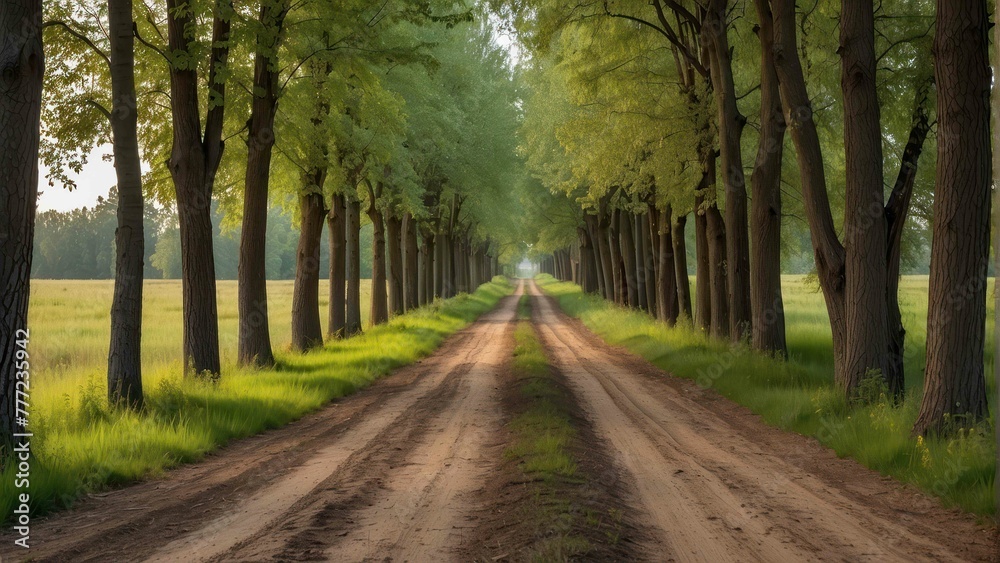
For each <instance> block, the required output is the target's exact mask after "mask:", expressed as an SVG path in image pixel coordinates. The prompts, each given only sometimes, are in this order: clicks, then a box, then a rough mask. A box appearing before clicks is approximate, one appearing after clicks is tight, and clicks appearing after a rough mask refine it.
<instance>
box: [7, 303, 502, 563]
mask: <svg viewBox="0 0 1000 563" xmlns="http://www.w3.org/2000/svg"><path fill="white" fill-rule="evenodd" d="M520 294H521V289H519V290H518V291H517V292H515V294H514V295H512V296H509V297H507V298H505V299H503V300H502V301H501V302H500V304H499V305H498V307H497V308H496V309H495V310H493V311H492V312H490V313H487V314H485V315H483V316H482V317H481V318H480V319H479V320H478V321H477V322H475V323H473V324H472V325H471V326H469V327H468V328H466V329H465V330H463V331H460V332H459V333H458V334H456V335H454V336H453V337H451V338H450V339H448V340H447V341H446V342H445V344H444V345H443V346H442V347H441V348H440V349H439V350H438V351H437V352H435V353H434V354H433V355H432V356H430V357H428V358H426V359H425V360H423V361H422V362H420V363H418V364H416V365H413V366H409V367H406V368H403V369H400V370H398V371H396V372H394V373H393V374H391V375H389V376H387V377H385V378H383V379H382V380H380V381H378V382H376V383H374V384H373V385H372V386H371V387H369V388H367V389H365V390H363V391H360V392H359V393H356V394H355V395H352V396H350V397H346V398H344V399H342V400H339V401H336V402H335V403H334V404H332V405H330V406H329V407H327V408H325V409H323V410H322V411H320V412H319V413H316V414H314V415H311V416H309V417H306V418H305V419H303V420H301V421H298V422H296V423H293V424H291V425H289V426H286V427H284V428H281V429H279V430H275V431H271V432H267V433H265V434H262V435H260V436H256V437H253V438H249V439H247V440H242V441H240V442H238V443H236V444H234V445H232V446H230V447H227V448H224V449H223V450H221V451H219V452H217V453H216V454H213V455H211V456H209V458H208V459H206V460H205V461H203V462H200V463H197V464H193V465H190V466H186V467H182V468H180V469H177V470H175V471H172V472H170V473H168V475H167V476H166V477H165V478H163V479H160V480H156V481H151V482H148V483H141V484H139V485H135V486H132V487H128V488H126V489H122V490H119V491H114V492H111V493H108V494H104V495H97V496H94V497H92V498H89V499H87V500H86V501H84V502H82V503H81V504H80V506H79V507H78V508H76V509H74V510H72V511H69V512H66V513H63V514H58V515H55V516H53V517H50V518H47V519H44V520H39V521H38V522H36V525H35V526H34V528H33V530H32V531H33V534H32V540H33V547H32V550H31V556H32V557H33V558H34V560H36V561H106V560H121V561H260V560H274V559H278V560H341V561H360V560H366V559H378V560H384V559H386V558H391V559H392V560H397V561H403V560H412V561H418V560H435V559H437V560H463V559H466V557H465V555H464V554H465V553H467V551H468V549H469V545H468V543H469V537H470V536H471V534H472V531H473V530H474V529H475V528H476V520H477V519H478V517H479V516H478V515H480V514H483V513H484V511H487V509H486V508H484V507H483V506H482V505H481V502H482V495H480V494H478V492H479V491H480V490H481V489H482V488H483V485H484V483H487V482H489V481H490V472H491V471H493V470H494V468H495V466H496V465H497V463H496V460H495V459H493V457H492V456H493V455H494V454H495V452H496V451H497V447H496V444H495V443H494V441H495V440H496V437H497V436H499V435H501V432H500V430H501V425H502V423H503V420H502V412H501V407H500V401H499V398H498V385H497V374H498V373H499V371H500V370H501V369H503V366H504V365H505V364H506V363H508V362H509V359H510V355H511V347H512V337H511V334H510V333H511V330H512V324H513V320H514V317H515V314H516V306H517V300H518V298H519V296H520ZM9 545H11V543H10V542H4V544H3V547H0V554H2V557H3V558H4V559H5V560H6V558H8V557H21V556H22V554H20V553H17V552H8V551H6V549H7V546H9Z"/></svg>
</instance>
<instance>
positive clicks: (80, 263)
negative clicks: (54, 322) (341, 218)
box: [31, 188, 372, 280]
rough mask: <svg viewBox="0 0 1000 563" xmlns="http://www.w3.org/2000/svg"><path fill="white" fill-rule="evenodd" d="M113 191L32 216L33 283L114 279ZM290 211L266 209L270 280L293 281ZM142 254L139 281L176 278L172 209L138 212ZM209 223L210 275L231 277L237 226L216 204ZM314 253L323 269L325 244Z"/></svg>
mask: <svg viewBox="0 0 1000 563" xmlns="http://www.w3.org/2000/svg"><path fill="white" fill-rule="evenodd" d="M117 210H118V191H117V189H115V188H112V189H111V192H110V193H109V194H108V196H107V197H103V196H102V197H98V199H97V203H96V204H95V205H94V206H92V207H82V208H79V209H73V210H70V211H55V210H49V211H43V212H41V213H39V214H38V218H37V221H36V231H35V244H34V257H33V258H32V265H31V276H32V277H33V278H35V279H67V280H99V279H100V280H103V279H113V278H114V275H115V228H116V227H117V225H118V218H117V212H118V211H117ZM293 222H294V217H293V214H292V213H291V212H288V211H285V209H284V208H282V207H280V206H272V207H271V209H270V211H269V213H268V224H269V225H271V226H272V228H269V229H268V232H267V246H266V266H265V267H266V272H267V278H268V279H271V280H292V279H295V251H296V246H297V245H298V235H297V233H296V231H295V229H296V228H297V227H296V226H295V225H293ZM143 223H144V225H143V227H144V228H143V232H144V234H145V244H144V249H145V254H144V256H143V265H144V266H143V277H144V278H146V279H180V277H181V242H180V231H179V229H178V226H177V220H176V212H175V211H174V210H173V209H168V208H161V207H156V206H152V205H148V206H146V208H145V209H144V212H143ZM212 224H213V227H214V229H213V233H214V238H213V241H214V247H213V248H214V250H215V275H216V278H217V279H220V280H235V279H237V265H238V264H237V262H238V260H237V256H238V251H239V241H240V228H239V226H235V227H234V228H227V227H226V217H225V214H224V212H223V211H222V210H221V209H220V207H219V205H215V206H213V210H212ZM326 239H327V236H326V233H324V236H323V241H324V244H323V245H322V246H321V249H320V250H321V251H320V269H321V270H326V269H327V268H329V263H330V252H329V246H328V245H327V244H326ZM371 244H372V227H371V225H370V224H369V225H365V226H363V227H362V228H361V277H362V278H370V277H371V274H372V251H371Z"/></svg>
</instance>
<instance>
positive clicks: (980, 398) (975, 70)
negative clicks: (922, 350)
mask: <svg viewBox="0 0 1000 563" xmlns="http://www.w3.org/2000/svg"><path fill="white" fill-rule="evenodd" d="M989 25H990V24H989V17H988V13H987V3H986V2H983V1H981V0H938V2H937V23H936V34H935V36H934V77H935V81H936V82H937V88H938V97H937V115H938V165H937V185H936V191H935V198H934V222H935V225H936V228H935V230H934V239H933V245H932V248H931V275H930V289H929V293H930V295H929V304H928V311H927V369H926V375H925V379H924V396H923V401H922V402H921V405H920V414H919V415H918V416H917V421H916V423H915V424H914V427H913V430H914V432H915V433H919V434H924V433H928V432H938V431H947V430H953V429H954V428H956V427H968V425H969V424H972V423H974V422H976V421H977V420H979V419H982V418H985V417H986V416H987V410H988V407H987V397H986V380H985V375H984V364H983V346H984V340H985V335H986V285H987V283H986V281H987V274H986V271H987V265H988V262H989V233H990V195H991V194H990V190H991V184H992V178H991V163H990V157H991V147H990V105H989V102H990V85H991V73H990V62H989V37H988V35H987V34H988V33H989ZM949 426H951V427H950V428H949Z"/></svg>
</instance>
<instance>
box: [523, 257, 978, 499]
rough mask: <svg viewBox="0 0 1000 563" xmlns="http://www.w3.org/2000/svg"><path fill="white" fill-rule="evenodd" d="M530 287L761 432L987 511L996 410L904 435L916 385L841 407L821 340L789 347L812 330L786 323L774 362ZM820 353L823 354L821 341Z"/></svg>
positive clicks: (563, 286) (544, 282) (564, 288)
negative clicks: (821, 357) (893, 397)
mask: <svg viewBox="0 0 1000 563" xmlns="http://www.w3.org/2000/svg"><path fill="white" fill-rule="evenodd" d="M537 281H538V285H539V286H540V287H541V288H542V289H543V290H544V291H545V293H547V294H549V295H551V296H553V297H555V298H556V299H557V300H558V301H559V305H560V306H561V307H562V309H563V310H564V311H566V312H567V313H568V314H570V315H572V316H574V317H577V318H579V319H580V320H581V321H582V322H583V323H584V324H585V325H586V326H587V327H588V328H589V329H590V330H592V331H594V332H595V333H596V334H598V335H599V336H601V337H602V338H603V339H604V340H605V341H607V342H608V343H609V344H612V345H618V346H623V347H625V348H626V349H628V350H630V351H632V352H633V353H636V354H638V355H640V356H642V357H644V358H646V359H647V360H649V361H650V362H652V363H653V364H654V365H656V366H657V367H659V368H661V369H663V370H664V371H667V372H669V373H672V374H673V375H675V376H677V377H683V378H686V379H692V380H694V381H696V382H697V383H698V384H699V385H700V386H701V387H703V388H709V387H710V388H713V389H715V390H716V391H718V392H719V393H720V394H722V395H723V396H725V397H727V398H728V399H730V400H732V401H734V402H737V403H739V404H742V405H744V406H746V407H748V408H750V409H751V410H752V411H753V412H755V413H757V414H758V415H760V416H761V417H762V418H763V419H764V421H765V422H767V423H768V424H770V425H773V426H777V427H779V428H783V429H786V430H791V431H794V432H798V433H800V434H804V435H807V436H813V437H815V438H816V439H817V440H819V441H820V443H822V444H824V445H825V446H827V447H830V448H832V449H833V450H834V451H835V452H836V453H837V455H838V456H841V457H849V458H853V459H855V460H857V461H858V462H860V463H862V464H864V465H865V466H867V467H869V468H871V469H873V470H875V471H878V472H880V473H882V474H884V475H888V476H891V477H893V478H895V479H897V480H900V481H903V482H906V483H911V484H914V485H916V486H917V487H919V488H921V489H923V490H924V491H926V492H928V493H931V494H933V495H935V496H937V497H940V498H941V499H942V500H943V501H944V502H945V504H946V505H950V506H958V507H960V508H962V509H963V510H966V511H968V512H971V513H974V514H977V515H981V516H985V515H990V514H994V513H995V511H996V506H995V502H994V496H993V479H994V475H995V472H996V446H995V443H994V440H993V428H994V426H993V424H994V422H993V421H995V420H996V418H995V416H996V415H995V413H996V408H997V405H996V404H992V405H991V412H992V413H994V415H993V419H992V421H991V422H990V423H983V424H980V425H978V426H976V427H973V428H968V429H965V430H963V431H962V432H961V435H959V436H958V437H955V438H950V439H941V438H932V439H923V438H912V437H911V436H910V429H911V428H912V426H913V422H914V420H916V416H917V411H918V409H919V406H920V389H919V387H913V386H911V387H910V388H909V389H908V391H907V394H906V397H905V400H904V401H903V403H902V405H901V406H894V405H893V404H891V403H890V402H889V401H887V400H886V399H885V397H884V395H882V396H881V397H880V396H879V393H878V391H877V390H875V397H876V399H875V400H874V401H873V403H872V404H870V405H867V406H857V405H850V404H848V403H847V401H846V399H845V398H844V397H843V395H842V393H840V391H839V390H838V389H837V388H836V387H835V385H834V383H833V367H832V365H833V364H832V351H831V352H830V359H829V361H828V362H822V361H817V355H816V350H819V349H820V348H822V343H820V342H816V341H815V340H816V339H815V338H811V339H810V340H808V341H802V342H799V341H798V340H797V337H798V336H799V335H800V334H802V333H810V334H812V333H813V332H815V331H814V330H813V329H812V327H810V326H806V327H798V326H797V325H796V324H795V323H791V324H789V326H788V329H787V332H788V335H789V351H790V356H791V359H790V360H788V361H779V360H776V359H774V358H771V357H767V356H765V355H761V354H758V353H755V352H753V351H751V350H749V349H748V348H746V347H743V346H735V347H733V346H730V345H729V344H727V343H721V342H716V341H712V340H709V339H708V338H706V337H705V336H704V335H702V334H700V333H698V332H696V331H694V330H692V329H690V328H689V327H683V326H681V325H678V327H675V328H669V327H667V326H666V325H664V324H662V323H660V322H658V321H656V320H655V319H653V318H651V317H650V316H649V315H647V314H645V313H642V312H638V311H634V310H629V309H626V308H622V307H619V306H617V305H614V304H612V303H609V302H607V301H605V300H604V299H601V298H600V297H598V296H595V295H584V294H583V293H582V291H581V290H580V288H579V286H577V285H575V284H572V283H566V282H558V281H556V280H555V279H553V278H552V277H551V276H547V275H542V276H539V277H538V278H537ZM790 318H794V317H791V316H790ZM800 329H801V330H800ZM908 346H914V344H913V343H908ZM826 347H827V348H831V347H832V346H831V345H830V343H829V341H827V343H826ZM800 350H802V352H800ZM800 353H801V356H800ZM802 357H805V358H806V359H802ZM910 363H911V365H910V366H909V369H910V370H913V369H920V368H921V367H922V366H914V365H912V364H915V363H917V362H916V361H911V362H910ZM988 372H989V370H988ZM908 376H909V374H908ZM993 385H995V383H994V382H993V381H992V379H990V381H988V386H990V388H991V392H990V397H993V396H995V394H996V393H995V391H992V389H995V388H994V387H993Z"/></svg>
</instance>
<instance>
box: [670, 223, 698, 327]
mask: <svg viewBox="0 0 1000 563" xmlns="http://www.w3.org/2000/svg"><path fill="white" fill-rule="evenodd" d="M686 226H687V215H679V216H678V217H677V219H676V220H675V221H674V223H673V234H672V236H671V239H672V242H673V244H674V272H675V274H676V276H677V303H678V307H679V310H680V313H683V314H684V315H685V316H686V317H687V318H688V319H691V318H693V317H692V316H691V278H690V277H688V264H687V240H686V239H685V237H684V229H685V227H686Z"/></svg>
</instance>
